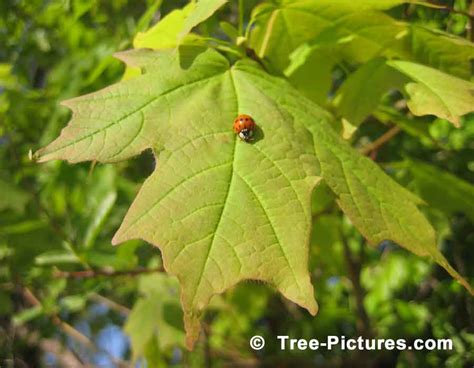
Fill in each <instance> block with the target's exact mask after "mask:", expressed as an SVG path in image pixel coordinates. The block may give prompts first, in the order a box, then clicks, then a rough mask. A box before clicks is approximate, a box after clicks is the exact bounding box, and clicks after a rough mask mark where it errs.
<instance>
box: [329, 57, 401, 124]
mask: <svg viewBox="0 0 474 368" xmlns="http://www.w3.org/2000/svg"><path fill="white" fill-rule="evenodd" d="M405 80H406V78H405V77H404V76H403V75H402V74H400V73H399V72H397V71H395V70H393V68H390V67H389V66H387V64H386V63H385V59H384V58H376V59H373V60H371V61H369V62H368V63H366V64H364V65H363V66H361V67H360V68H359V69H357V71H356V72H355V73H353V74H351V75H350V76H349V77H348V78H347V79H346V81H345V82H344V84H343V85H342V87H341V88H340V89H339V90H338V91H337V94H336V97H335V98H334V104H335V106H336V108H337V110H338V112H339V113H340V114H341V115H342V116H343V117H344V118H345V119H347V120H348V121H349V122H350V123H351V124H352V125H355V126H358V125H360V123H362V122H363V121H364V120H365V119H366V118H367V116H369V115H370V114H371V113H372V112H373V111H374V110H375V109H376V108H377V107H378V105H379V103H380V100H381V98H382V96H383V95H384V94H385V93H387V91H388V90H389V89H391V88H398V89H401V88H403V85H404V83H403V82H405Z"/></svg>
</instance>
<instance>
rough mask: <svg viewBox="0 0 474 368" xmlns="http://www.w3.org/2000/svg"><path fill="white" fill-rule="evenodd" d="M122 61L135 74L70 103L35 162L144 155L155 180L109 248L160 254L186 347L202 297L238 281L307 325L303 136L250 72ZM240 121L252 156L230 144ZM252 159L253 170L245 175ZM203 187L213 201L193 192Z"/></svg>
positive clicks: (205, 59) (307, 179)
mask: <svg viewBox="0 0 474 368" xmlns="http://www.w3.org/2000/svg"><path fill="white" fill-rule="evenodd" d="M124 58H125V59H127V60H129V61H130V60H133V63H134V64H140V65H142V67H143V69H144V70H146V71H147V72H146V74H145V75H143V76H141V77H137V78H135V79H133V80H130V81H126V82H122V83H120V84H118V85H115V86H112V87H109V88H107V89H105V90H104V91H102V92H98V93H95V94H91V95H87V96H84V97H81V98H78V99H75V100H71V101H69V102H68V103H67V104H68V105H69V106H71V107H72V109H73V110H74V117H73V121H72V122H71V124H70V125H69V126H68V127H67V128H65V129H64V130H63V132H62V133H61V136H60V138H58V139H57V140H56V141H55V142H53V143H52V144H50V145H49V146H48V147H46V148H44V149H42V150H40V151H39V152H38V153H37V156H38V158H39V160H40V161H45V160H47V159H53V158H63V159H68V160H69V161H72V162H78V161H82V160H90V159H96V160H99V161H107V162H110V161H117V160H119V159H124V158H126V157H130V156H132V155H135V154H138V153H139V152H140V151H142V150H144V149H145V148H147V147H153V148H154V149H155V151H156V155H157V168H160V170H159V171H155V173H154V174H153V175H152V176H151V177H150V178H148V180H147V181H146V182H145V184H144V186H143V187H142V189H141V191H140V193H139V194H138V197H137V199H136V200H135V202H134V204H133V205H132V207H131V209H130V210H129V212H128V214H127V216H126V218H125V220H124V222H123V224H122V226H121V228H120V229H119V231H118V232H117V234H116V235H115V237H114V243H119V242H122V241H125V240H127V239H132V238H142V239H144V240H147V241H149V242H151V243H153V244H155V245H159V246H160V247H161V249H162V254H163V258H164V264H165V267H166V269H167V271H168V272H170V273H171V274H173V275H177V276H178V278H179V279H180V282H181V283H182V300H183V306H184V309H185V321H186V325H187V330H188V333H189V337H188V345H191V344H192V343H193V341H194V340H195V339H196V338H197V333H198V331H199V329H198V326H199V325H198V317H199V316H200V315H201V313H202V311H203V310H204V308H205V306H206V305H207V304H208V301H209V299H210V297H211V296H212V295H213V294H215V293H219V292H222V291H224V290H225V289H227V288H229V287H230V286H232V285H234V284H235V283H237V282H238V281H240V280H243V279H260V280H264V281H267V282H270V283H272V284H274V285H275V286H276V287H277V288H278V289H279V290H280V291H281V292H282V293H283V294H284V295H285V296H287V297H288V298H289V299H291V300H293V301H295V302H297V303H298V304H300V305H302V306H304V307H306V308H307V309H308V310H309V311H311V312H312V313H315V312H316V303H315V301H314V298H313V288H312V286H311V283H310V280H309V275H308V271H307V258H308V254H307V253H308V250H307V249H308V248H307V246H308V239H309V231H310V224H311V215H310V196H311V191H312V188H313V187H314V185H315V184H316V182H317V181H318V180H319V179H318V176H317V173H316V170H317V165H316V161H315V158H314V156H313V154H312V153H313V148H312V139H311V136H310V134H309V132H308V131H307V130H306V129H304V127H302V126H301V125H299V124H288V122H287V120H286V119H289V118H290V116H287V114H286V113H285V112H284V111H280V110H279V109H278V107H277V106H278V105H277V104H276V103H275V102H273V99H274V97H273V96H266V95H265V94H264V93H263V92H262V91H260V90H259V89H258V87H257V86H256V85H254V84H253V83H251V82H249V79H252V74H251V73H252V72H253V70H254V69H255V68H256V67H255V66H254V64H252V66H251V67H250V69H249V70H247V69H246V68H244V66H246V65H247V63H245V62H239V63H237V64H236V65H235V66H234V67H233V68H232V69H229V65H228V63H227V61H226V60H225V59H224V58H223V57H222V56H220V55H219V54H217V53H215V52H212V51H207V52H205V53H201V54H199V55H198V56H197V57H196V59H195V60H194V63H193V64H192V65H191V66H190V67H189V69H187V70H183V69H181V67H180V66H179V62H178V60H177V59H178V56H176V55H175V53H163V52H158V53H156V52H155V53H154V52H147V51H144V50H141V51H136V52H132V53H129V54H127V55H125V56H124ZM164 70H166V72H163V71H164ZM275 92H276V91H275ZM262 101H263V103H262ZM96 106H97V107H98V106H100V110H97V107H96ZM170 107H172V110H169V108H170ZM316 109H317V108H316ZM318 111H320V110H318ZM240 112H247V113H249V114H252V115H253V116H254V117H255V119H256V121H257V122H258V124H259V126H261V127H262V128H261V129H265V131H263V133H259V134H258V135H257V141H256V142H255V143H254V144H245V143H244V142H241V141H240V140H239V139H238V138H237V137H236V136H235V134H234V133H233V132H232V121H233V119H234V118H235V116H237V114H238V113H240ZM170 114H171V115H170ZM320 114H321V117H325V116H326V115H325V114H324V113H323V112H322V111H321V112H320ZM193 116H194V118H190V117H193ZM170 124H172V125H170ZM270 132H271V134H270ZM263 134H265V138H264V139H262V138H263ZM191 157H192V158H193V159H192V160H190V158H191ZM256 158H257V159H258V160H259V162H261V165H262V169H261V170H254V164H253V161H254V160H255V159H256ZM208 183H212V190H203V188H208V187H209V184H208ZM192 193H199V195H193V194H192ZM275 193H280V195H275ZM282 214H284V215H283V216H282ZM237 224H238V225H237ZM288 224H292V225H291V226H288ZM156 229H161V230H160V231H159V232H156ZM257 229H258V231H257ZM191 255H192V256H191Z"/></svg>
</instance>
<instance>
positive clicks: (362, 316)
mask: <svg viewBox="0 0 474 368" xmlns="http://www.w3.org/2000/svg"><path fill="white" fill-rule="evenodd" d="M342 245H343V247H344V256H345V258H346V264H347V268H348V272H349V279H350V280H351V283H352V287H353V289H354V295H355V299H356V306H357V313H358V315H359V321H358V328H357V329H358V330H359V331H360V334H361V335H363V336H367V337H369V336H372V329H371V327H370V319H369V316H368V314H367V311H366V310H365V306H364V298H365V290H364V288H363V287H362V285H361V283H360V270H361V260H360V259H359V260H355V259H354V257H353V255H352V253H351V250H350V248H349V244H347V241H346V240H345V239H344V238H342Z"/></svg>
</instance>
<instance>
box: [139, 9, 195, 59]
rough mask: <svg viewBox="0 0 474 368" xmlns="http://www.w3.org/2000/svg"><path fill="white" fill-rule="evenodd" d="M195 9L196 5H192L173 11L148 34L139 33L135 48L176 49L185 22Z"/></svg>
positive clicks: (148, 31)
mask: <svg viewBox="0 0 474 368" xmlns="http://www.w3.org/2000/svg"><path fill="white" fill-rule="evenodd" d="M194 7H195V5H194V3H190V4H188V5H186V6H185V7H184V8H182V9H176V10H173V11H172V12H171V13H169V14H167V15H166V16H165V17H163V18H162V19H160V20H159V21H158V23H156V24H155V25H154V26H153V27H151V28H150V29H148V30H147V31H146V32H139V33H138V34H137V35H136V36H135V39H134V40H133V47H135V48H137V49H138V48H151V49H155V50H157V49H168V48H174V47H176V46H177V45H178V36H179V34H180V32H181V30H182V29H183V27H184V24H185V20H186V18H187V17H188V16H189V14H191V12H192V11H193V9H194Z"/></svg>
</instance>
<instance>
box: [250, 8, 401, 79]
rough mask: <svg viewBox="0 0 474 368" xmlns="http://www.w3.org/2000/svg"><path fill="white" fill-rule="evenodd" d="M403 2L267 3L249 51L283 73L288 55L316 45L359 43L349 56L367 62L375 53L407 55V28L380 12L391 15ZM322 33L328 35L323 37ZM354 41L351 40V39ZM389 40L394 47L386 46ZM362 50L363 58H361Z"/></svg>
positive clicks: (258, 11) (258, 14)
mask: <svg viewBox="0 0 474 368" xmlns="http://www.w3.org/2000/svg"><path fill="white" fill-rule="evenodd" d="M400 3H402V2H401V1H383V2H376V1H358V2H354V1H349V0H340V1H332V0H309V1H308V0H296V1H290V0H287V1H280V2H278V3H264V4H262V5H261V6H260V7H257V8H256V9H255V11H254V13H253V16H252V23H254V28H253V29H252V31H251V34H250V46H251V47H252V48H254V49H255V50H256V51H257V54H258V55H259V57H260V58H268V59H269V60H270V61H271V62H272V64H273V65H274V66H275V67H277V68H278V69H280V70H283V69H284V68H285V67H286V66H287V65H288V62H289V60H288V55H290V54H291V53H292V51H294V50H295V49H296V48H297V47H298V46H300V45H302V44H304V43H306V42H310V41H314V40H315V39H316V37H320V39H319V40H318V42H319V43H326V44H327V43H330V44H337V43H339V42H341V40H343V41H344V42H345V43H347V42H348V41H350V40H353V39H357V40H359V42H358V43H354V45H353V46H351V48H348V47H346V52H352V54H354V55H359V56H362V57H363V58H364V59H365V60H367V59H366V58H368V59H370V58H371V57H373V56H375V53H377V52H380V51H382V50H384V49H387V47H388V46H390V47H391V48H394V47H395V45H398V47H399V51H400V52H401V50H402V49H403V46H402V41H401V37H402V36H403V34H406V33H407V31H406V27H405V26H404V25H403V24H401V23H397V22H395V21H394V20H393V19H391V18H390V17H388V16H386V15H384V14H383V13H381V12H375V11H374V10H376V9H386V8H390V7H392V6H395V5H398V4H400ZM323 31H325V32H324V33H323ZM347 37H349V39H347ZM387 40H390V44H387ZM362 50H363V52H362ZM392 54H393V53H392Z"/></svg>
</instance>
